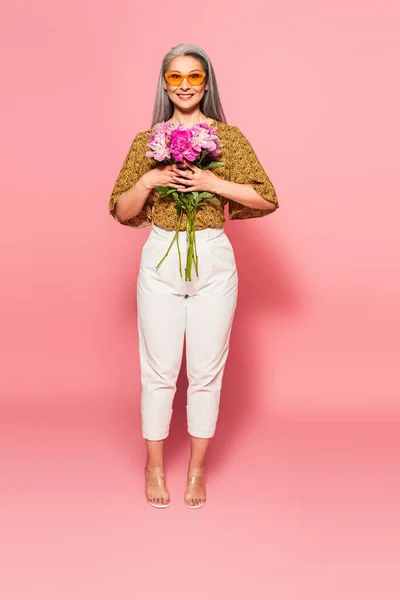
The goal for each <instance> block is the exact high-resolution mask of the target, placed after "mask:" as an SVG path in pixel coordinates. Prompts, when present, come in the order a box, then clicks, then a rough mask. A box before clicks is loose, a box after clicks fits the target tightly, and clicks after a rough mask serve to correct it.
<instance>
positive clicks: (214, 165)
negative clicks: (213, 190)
mask: <svg viewBox="0 0 400 600" xmlns="http://www.w3.org/2000/svg"><path fill="white" fill-rule="evenodd" d="M225 165H226V163H224V162H219V161H216V160H214V161H213V162H211V163H210V164H208V165H206V166H205V167H204V170H206V169H217V168H218V167H225Z"/></svg>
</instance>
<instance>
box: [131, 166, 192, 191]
mask: <svg viewBox="0 0 400 600" xmlns="http://www.w3.org/2000/svg"><path fill="white" fill-rule="evenodd" d="M184 166H185V165H184V163H176V164H172V165H162V166H160V167H155V168H154V169H151V170H150V171H147V173H144V175H142V177H141V179H142V181H143V183H144V185H145V186H146V187H147V188H148V189H153V188H155V187H156V186H157V185H163V186H165V187H171V188H178V187H182V184H181V183H178V182H175V181H174V177H175V176H177V175H178V173H177V172H176V170H175V167H178V168H182V167H184Z"/></svg>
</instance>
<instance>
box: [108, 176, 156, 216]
mask: <svg viewBox="0 0 400 600" xmlns="http://www.w3.org/2000/svg"><path fill="white" fill-rule="evenodd" d="M145 178H146V174H145V175H142V177H140V178H139V179H138V181H137V182H136V183H135V184H134V185H133V186H132V187H131V188H130V189H129V190H127V191H126V192H122V193H121V194H120V195H119V197H118V202H117V203H116V206H115V216H116V217H117V220H118V221H120V222H121V223H122V222H123V221H127V220H128V219H133V218H134V217H136V216H137V215H138V214H139V213H140V212H141V210H142V209H143V206H144V203H145V202H146V200H147V198H148V197H149V194H150V192H151V190H152V189H153V187H152V186H151V185H148V184H146V181H145Z"/></svg>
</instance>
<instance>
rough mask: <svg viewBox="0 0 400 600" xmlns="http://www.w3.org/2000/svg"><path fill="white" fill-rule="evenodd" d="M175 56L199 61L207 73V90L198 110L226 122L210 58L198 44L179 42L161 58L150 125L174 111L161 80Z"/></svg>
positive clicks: (209, 116)
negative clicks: (190, 57) (191, 57)
mask: <svg viewBox="0 0 400 600" xmlns="http://www.w3.org/2000/svg"><path fill="white" fill-rule="evenodd" d="M176 56H193V57H194V58H197V60H199V61H200V62H201V64H202V66H203V69H204V71H205V72H206V73H207V82H208V90H207V91H206V92H205V94H204V96H203V98H202V99H201V101H200V110H201V112H202V113H203V114H204V115H205V116H206V117H208V118H211V119H213V120H215V121H221V122H223V123H226V118H225V114H224V111H223V109H222V104H221V100H220V97H219V93H218V86H217V79H216V77H215V72H214V69H213V66H212V64H211V61H210V59H209V58H208V56H207V54H206V53H205V52H204V50H202V48H199V46H193V45H192V44H179V45H178V46H174V47H173V48H171V50H170V51H169V52H167V54H166V55H165V56H164V58H163V60H162V63H161V69H160V75H159V77H158V85H157V93H156V100H155V103H154V111H153V121H152V124H151V127H153V125H155V124H156V123H159V122H160V121H168V119H170V118H171V117H172V114H173V112H174V104H173V102H172V101H171V100H170V98H169V97H168V94H167V93H166V91H165V89H164V85H163V82H164V73H165V72H166V71H167V70H168V66H169V63H170V62H171V60H172V59H173V58H175V57H176Z"/></svg>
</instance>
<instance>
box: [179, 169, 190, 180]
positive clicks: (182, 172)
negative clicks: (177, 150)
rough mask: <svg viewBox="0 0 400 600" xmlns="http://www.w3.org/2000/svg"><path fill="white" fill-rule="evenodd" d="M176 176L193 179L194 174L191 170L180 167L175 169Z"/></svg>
mask: <svg viewBox="0 0 400 600" xmlns="http://www.w3.org/2000/svg"><path fill="white" fill-rule="evenodd" d="M175 173H176V176H181V177H186V178H187V179H191V178H192V177H193V175H194V173H192V172H191V171H181V170H180V169H176V170H175Z"/></svg>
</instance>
